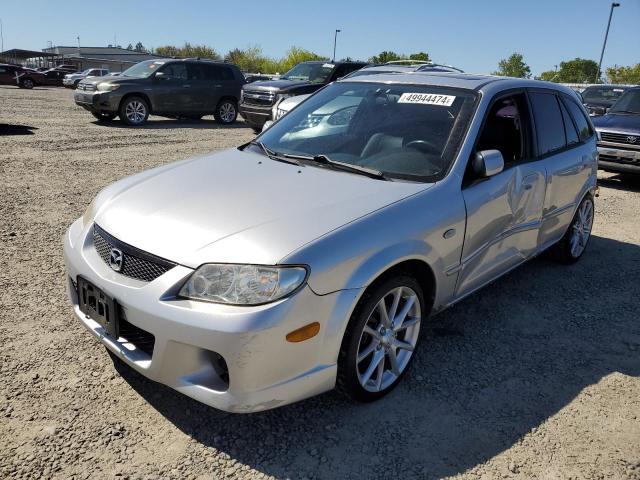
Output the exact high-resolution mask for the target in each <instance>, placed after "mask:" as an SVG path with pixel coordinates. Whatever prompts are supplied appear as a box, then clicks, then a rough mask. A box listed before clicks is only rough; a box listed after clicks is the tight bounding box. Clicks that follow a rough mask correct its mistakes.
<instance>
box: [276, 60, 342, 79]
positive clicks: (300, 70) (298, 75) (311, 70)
mask: <svg viewBox="0 0 640 480" xmlns="http://www.w3.org/2000/svg"><path fill="white" fill-rule="evenodd" d="M334 68H335V65H334V64H333V63H299V64H298V65H296V66H295V67H293V68H292V69H291V70H289V71H288V72H287V73H285V74H284V75H282V76H281V77H280V80H300V81H303V82H312V83H324V82H326V81H327V79H328V78H329V77H330V76H331V73H332V72H333V69H334Z"/></svg>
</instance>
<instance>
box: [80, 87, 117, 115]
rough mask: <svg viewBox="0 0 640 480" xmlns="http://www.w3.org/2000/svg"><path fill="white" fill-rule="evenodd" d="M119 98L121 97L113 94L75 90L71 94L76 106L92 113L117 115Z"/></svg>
mask: <svg viewBox="0 0 640 480" xmlns="http://www.w3.org/2000/svg"><path fill="white" fill-rule="evenodd" d="M121 98H122V96H121V95H119V94H116V93H114V92H98V91H94V92H84V91H80V90H76V91H75V92H74V94H73V100H74V101H75V102H76V105H78V106H80V107H82V108H84V109H86V110H89V111H90V112H94V113H118V108H119V107H120V99H121Z"/></svg>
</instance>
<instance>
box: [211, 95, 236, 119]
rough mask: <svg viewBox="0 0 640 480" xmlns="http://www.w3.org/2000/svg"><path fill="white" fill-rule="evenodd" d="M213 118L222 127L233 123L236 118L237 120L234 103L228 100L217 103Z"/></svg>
mask: <svg viewBox="0 0 640 480" xmlns="http://www.w3.org/2000/svg"><path fill="white" fill-rule="evenodd" d="M213 116H214V117H215V119H216V122H218V123H222V124H223V125H229V124H231V123H233V122H235V121H236V118H238V107H237V106H236V102H235V101H234V100H230V99H228V98H225V99H223V100H221V101H220V103H218V106H217V107H216V111H215V112H214V113H213Z"/></svg>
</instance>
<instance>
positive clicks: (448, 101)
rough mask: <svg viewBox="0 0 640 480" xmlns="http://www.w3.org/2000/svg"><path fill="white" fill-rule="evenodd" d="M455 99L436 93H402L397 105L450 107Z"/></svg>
mask: <svg viewBox="0 0 640 480" xmlns="http://www.w3.org/2000/svg"><path fill="white" fill-rule="evenodd" d="M455 99H456V97H455V95H440V94H437V93H403V94H402V95H401V96H400V100H398V103H419V104H421V105H438V106H441V107H450V106H451V105H453V101H454V100H455Z"/></svg>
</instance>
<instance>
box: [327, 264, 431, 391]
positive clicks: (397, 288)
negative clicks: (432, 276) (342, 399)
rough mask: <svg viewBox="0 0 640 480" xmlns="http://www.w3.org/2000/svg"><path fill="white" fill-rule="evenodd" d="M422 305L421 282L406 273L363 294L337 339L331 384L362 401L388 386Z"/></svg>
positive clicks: (412, 343) (409, 349) (412, 338)
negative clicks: (339, 340) (335, 368)
mask: <svg viewBox="0 0 640 480" xmlns="http://www.w3.org/2000/svg"><path fill="white" fill-rule="evenodd" d="M425 310H426V308H425V303H424V296H423V292H422V288H421V287H420V284H419V283H418V282H417V281H416V280H415V278H413V277H410V276H408V275H398V276H395V277H392V278H390V279H388V280H386V281H384V282H382V283H381V284H379V285H378V286H377V287H374V288H373V289H372V290H371V292H369V293H367V294H365V296H364V297H363V298H362V299H361V300H360V303H359V304H358V306H357V307H356V309H355V311H354V313H353V315H352V317H351V320H350V321H349V325H348V326H347V330H346V332H345V336H344V339H343V341H342V346H341V349H340V356H339V359H338V378H337V389H338V390H339V391H341V392H342V393H344V394H346V395H347V396H348V397H350V398H352V399H354V400H357V401H362V402H370V401H373V400H376V399H378V398H380V397H382V396H384V395H386V394H387V393H389V392H390V391H391V390H393V388H395V386H396V385H397V384H398V382H399V381H400V379H401V378H402V376H403V375H404V374H405V372H406V371H407V369H408V367H409V364H410V362H411V360H412V358H413V352H414V350H415V348H416V346H417V344H418V336H419V333H420V322H421V321H422V319H423V318H424V315H426V311H425Z"/></svg>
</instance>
